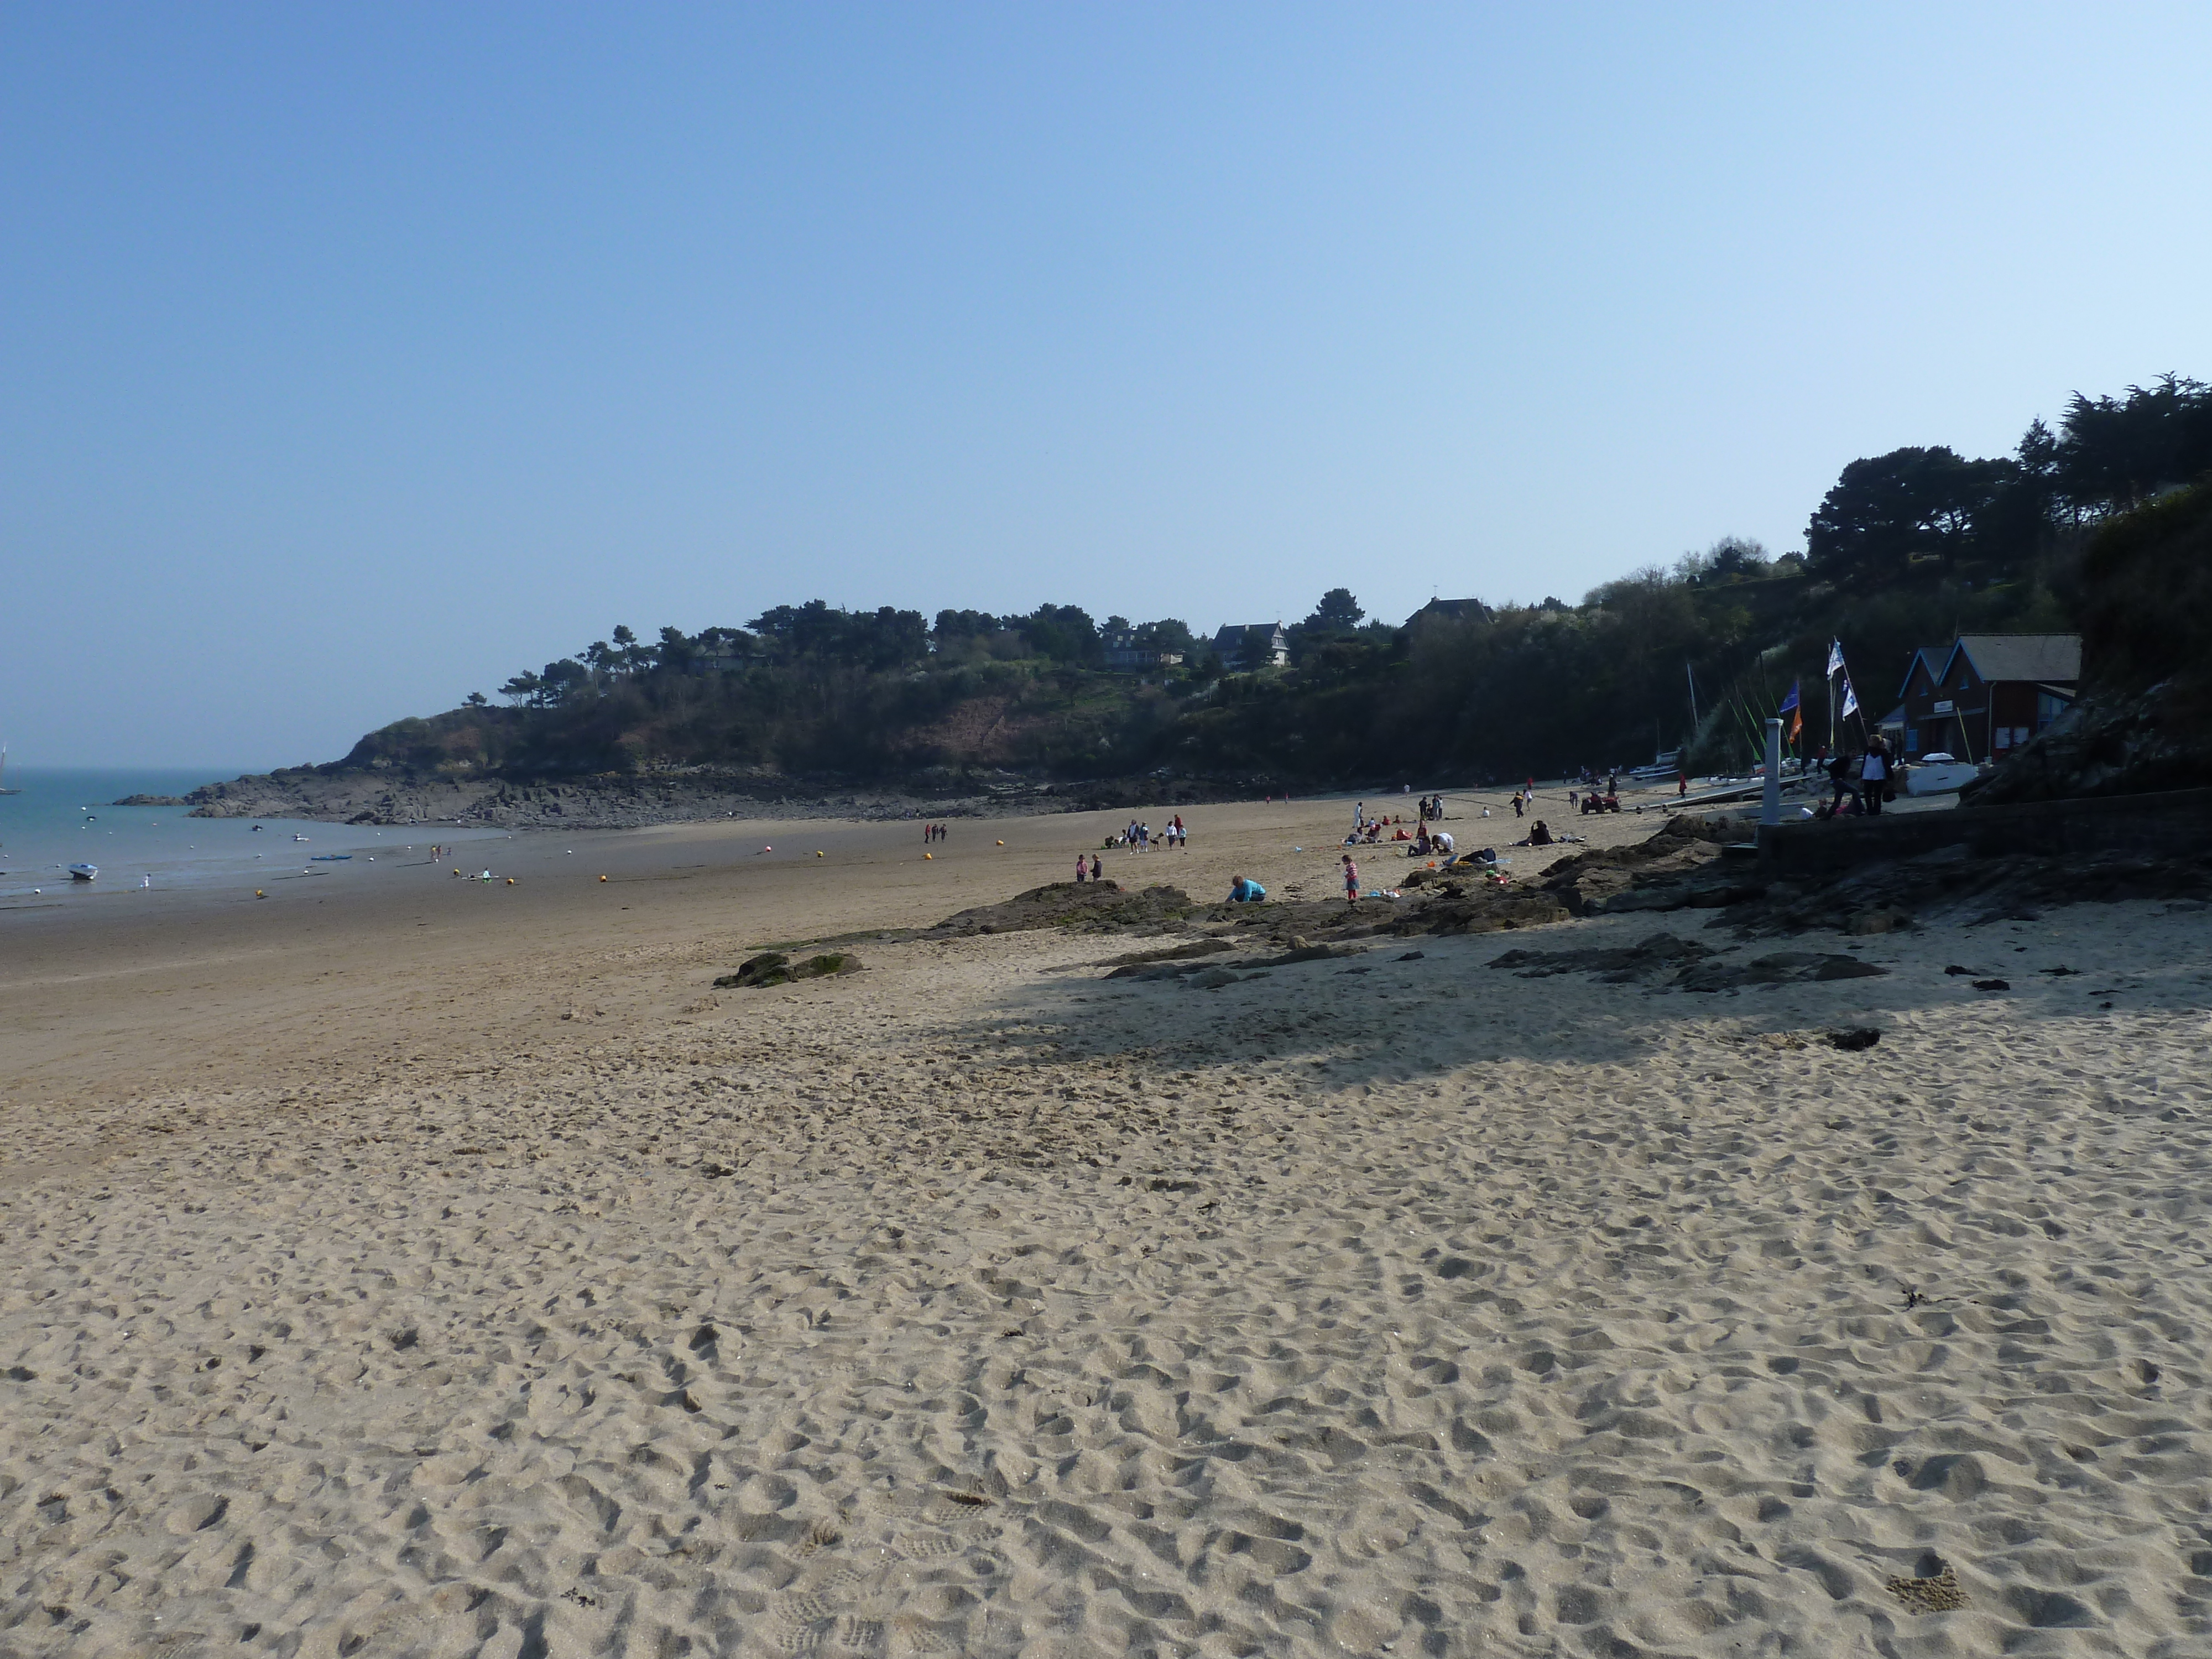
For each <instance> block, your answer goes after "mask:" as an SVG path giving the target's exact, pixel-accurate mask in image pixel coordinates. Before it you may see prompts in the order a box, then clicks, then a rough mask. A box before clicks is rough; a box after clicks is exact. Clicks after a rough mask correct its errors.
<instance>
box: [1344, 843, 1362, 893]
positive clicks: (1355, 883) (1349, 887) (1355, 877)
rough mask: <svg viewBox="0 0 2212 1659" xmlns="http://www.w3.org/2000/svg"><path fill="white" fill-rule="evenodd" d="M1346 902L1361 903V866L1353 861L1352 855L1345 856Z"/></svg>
mask: <svg viewBox="0 0 2212 1659" xmlns="http://www.w3.org/2000/svg"><path fill="white" fill-rule="evenodd" d="M1344 902H1346V903H1347V904H1357V903H1358V902H1359V866H1358V865H1356V864H1354V863H1353V862H1352V854H1349V853H1346V854H1345V855H1344Z"/></svg>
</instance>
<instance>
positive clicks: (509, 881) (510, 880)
mask: <svg viewBox="0 0 2212 1659" xmlns="http://www.w3.org/2000/svg"><path fill="white" fill-rule="evenodd" d="M507 885H508V886H509V887H512V886H513V885H514V878H513V876H509V877H508V878H507Z"/></svg>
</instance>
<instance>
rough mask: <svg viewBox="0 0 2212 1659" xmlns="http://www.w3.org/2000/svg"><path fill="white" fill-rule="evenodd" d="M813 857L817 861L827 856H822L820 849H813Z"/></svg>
mask: <svg viewBox="0 0 2212 1659" xmlns="http://www.w3.org/2000/svg"><path fill="white" fill-rule="evenodd" d="M814 856H815V857H816V858H817V859H818V858H823V857H825V856H827V855H826V854H823V852H822V851H821V849H820V848H816V849H815V854H814Z"/></svg>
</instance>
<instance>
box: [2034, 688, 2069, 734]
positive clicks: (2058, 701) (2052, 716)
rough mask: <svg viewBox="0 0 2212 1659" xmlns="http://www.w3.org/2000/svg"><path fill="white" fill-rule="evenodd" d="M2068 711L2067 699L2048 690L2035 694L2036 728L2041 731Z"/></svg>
mask: <svg viewBox="0 0 2212 1659" xmlns="http://www.w3.org/2000/svg"><path fill="white" fill-rule="evenodd" d="M2065 712H2066V699H2065V698H2063V697H2061V696H2054V695H2053V694H2052V693H2051V692H2048V691H2039V692H2037V693H2036V694H2035V729H2036V730H2037V731H2039V732H2040V731H2041V730H2043V728H2044V727H2045V726H2048V725H2050V724H2051V721H2053V720H2057V718H2058V717H2059V716H2060V715H2061V714H2064V713H2065Z"/></svg>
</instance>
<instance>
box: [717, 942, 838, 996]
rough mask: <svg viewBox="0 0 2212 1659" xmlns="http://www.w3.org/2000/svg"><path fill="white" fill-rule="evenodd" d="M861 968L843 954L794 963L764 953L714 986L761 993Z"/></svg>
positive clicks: (776, 954) (782, 956) (780, 955)
mask: <svg viewBox="0 0 2212 1659" xmlns="http://www.w3.org/2000/svg"><path fill="white" fill-rule="evenodd" d="M860 968H861V963H860V957H856V956H853V955H851V954H849V953H848V952H846V951H823V952H822V953H821V954H820V955H819V956H811V957H806V958H805V960H804V961H799V962H793V960H792V959H791V958H790V957H788V956H787V955H785V954H784V953H783V952H782V951H763V952H762V953H761V954H760V955H759V956H757V957H748V958H747V959H746V960H745V961H744V962H742V963H739V964H738V971H737V972H736V973H734V974H724V975H722V976H721V977H720V979H717V980H716V981H714V985H715V987H716V988H717V989H719V990H744V991H753V990H761V989H764V988H766V987H769V986H771V985H788V984H790V983H792V982H793V981H794V980H802V979H834V978H836V977H837V976H838V975H842V974H857V973H859V972H860Z"/></svg>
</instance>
